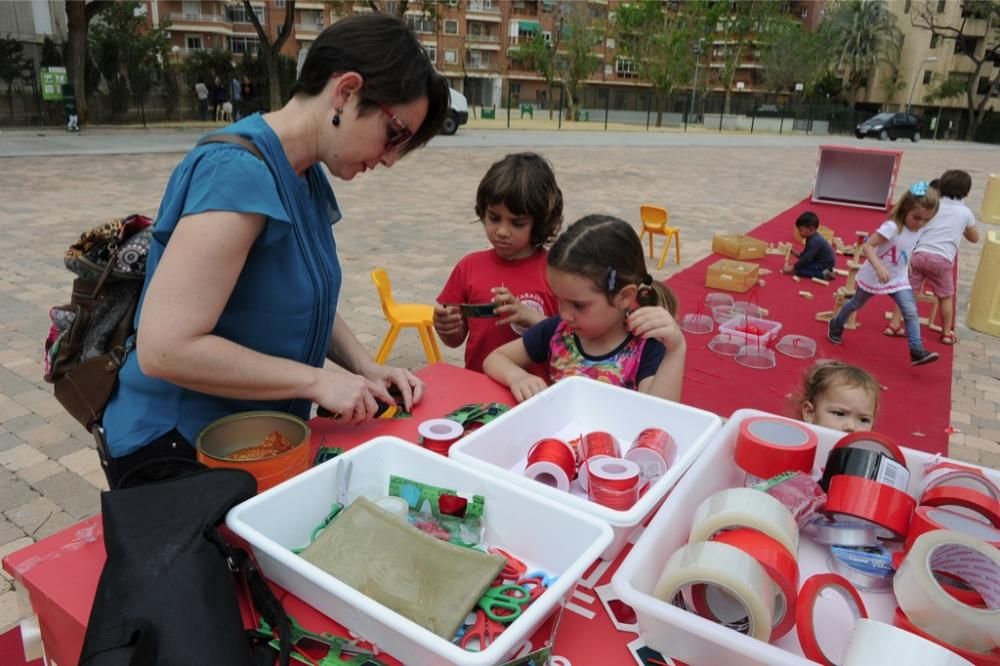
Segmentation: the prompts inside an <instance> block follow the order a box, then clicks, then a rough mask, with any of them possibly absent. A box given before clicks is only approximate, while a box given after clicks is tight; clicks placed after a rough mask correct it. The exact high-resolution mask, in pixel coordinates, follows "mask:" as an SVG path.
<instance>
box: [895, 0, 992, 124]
mask: <svg viewBox="0 0 1000 666" xmlns="http://www.w3.org/2000/svg"><path fill="white" fill-rule="evenodd" d="M910 22H911V23H912V24H913V26H914V27H916V28H920V29H922V30H927V31H928V32H930V33H931V34H932V35H936V36H937V39H939V40H945V41H950V42H951V43H952V44H953V45H954V51H955V54H956V56H959V57H961V58H968V59H969V60H971V61H972V63H973V65H975V69H974V70H973V72H972V74H971V76H970V77H969V81H968V82H967V83H966V84H965V90H964V91H963V92H965V111H966V115H967V117H968V119H969V122H968V123H967V124H966V127H965V136H964V138H965V139H966V140H967V141H971V140H972V138H973V137H974V136H975V135H976V130H977V129H978V128H979V125H980V123H982V122H983V118H984V117H985V116H986V110H987V106H988V105H989V101H990V98H991V97H993V96H994V95H996V94H997V93H998V92H1000V68H998V67H993V68H992V70H991V71H990V74H989V75H988V76H982V75H983V69H984V68H985V67H986V65H987V64H988V63H989V64H995V63H998V62H1000V2H998V1H997V0H962V13H961V20H960V21H959V22H958V25H947V24H945V23H943V22H942V20H941V15H939V14H937V13H936V11H935V8H934V7H931V5H930V3H926V4H923V5H921V6H920V7H918V8H916V10H915V11H914V12H913V13H912V14H911V16H910ZM983 23H985V27H986V33H985V35H984V36H977V35H978V33H979V32H981V31H982V26H983ZM973 30H975V34H969V33H972V32H973ZM980 42H982V43H983V48H982V49H980V48H979V45H980ZM980 77H982V79H981V78H980ZM983 79H985V81H986V86H985V90H984V92H983V93H982V94H979V89H977V85H978V83H977V82H979V81H981V80H983ZM948 85H950V86H952V88H951V89H952V90H953V89H954V86H955V84H948ZM977 94H979V99H978V100H977V99H976V96H977ZM954 96H955V95H954V93H953V94H951V95H949V97H954Z"/></svg>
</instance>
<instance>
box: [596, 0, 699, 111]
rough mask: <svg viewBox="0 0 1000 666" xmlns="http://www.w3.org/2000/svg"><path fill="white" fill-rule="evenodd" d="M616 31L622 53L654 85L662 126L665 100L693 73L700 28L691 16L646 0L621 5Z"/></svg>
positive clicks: (651, 0) (654, 0)
mask: <svg viewBox="0 0 1000 666" xmlns="http://www.w3.org/2000/svg"><path fill="white" fill-rule="evenodd" d="M613 32H614V34H615V36H616V39H617V40H618V42H617V43H618V51H619V53H621V54H622V55H623V56H624V57H626V58H628V59H629V60H631V61H632V62H633V63H635V67H636V72H637V73H638V74H639V76H640V77H641V78H643V79H645V80H646V81H648V82H649V83H650V85H651V86H652V88H653V97H654V99H655V100H656V126H657V127H660V126H661V125H662V124H663V104H664V102H665V101H666V100H667V98H668V96H669V95H670V93H671V91H673V89H674V88H675V87H676V86H679V85H683V84H686V83H687V82H688V81H690V80H691V77H692V74H693V72H694V51H693V50H692V43H693V42H695V41H696V39H697V34H698V31H697V28H696V25H695V23H694V22H693V21H692V16H691V14H681V13H677V12H664V11H663V8H662V3H660V2H658V1H657V0H643V2H642V3H641V4H635V5H620V6H619V7H618V11H617V13H616V14H615V22H614V31H613Z"/></svg>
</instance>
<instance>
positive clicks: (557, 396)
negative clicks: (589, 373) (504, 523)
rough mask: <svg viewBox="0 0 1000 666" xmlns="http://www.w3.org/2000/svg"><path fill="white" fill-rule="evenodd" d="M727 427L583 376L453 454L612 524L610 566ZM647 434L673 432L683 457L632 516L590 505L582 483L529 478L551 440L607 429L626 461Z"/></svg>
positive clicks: (459, 445) (484, 430) (701, 412)
mask: <svg viewBox="0 0 1000 666" xmlns="http://www.w3.org/2000/svg"><path fill="white" fill-rule="evenodd" d="M721 423H722V420H721V419H720V418H719V417H718V416H716V415H715V414H712V413H711V412H706V411H704V410H701V409H695V408H694V407H688V406H686V405H681V404H679V403H676V402H670V401H668V400H661V399H660V398H654V397H652V396H649V395H646V394H644V393H639V392H637V391H631V390H628V389H623V388H620V387H617V386H611V385H610V384H604V383H602V382H597V381H594V380H591V379H585V378H583V377H569V378H567V379H563V380H562V381H560V382H558V383H556V384H555V385H554V386H551V387H549V388H548V389H546V390H545V391H542V392H541V393H539V394H538V395H536V396H533V397H532V398H530V399H529V400H526V401H525V402H524V403H522V404H521V405H518V406H517V407H516V408H514V409H512V410H510V411H509V412H507V413H505V414H503V415H502V416H500V417H499V418H497V419H496V420H495V421H493V422H491V423H489V424H487V425H485V426H483V427H482V428H480V429H479V430H476V431H475V432H473V433H471V434H469V435H467V436H466V437H465V438H464V439H461V440H459V441H458V442H457V443H456V444H454V445H453V446H452V447H451V451H450V453H449V455H451V457H453V458H455V460H458V461H461V462H463V463H465V464H467V465H469V466H470V467H475V468H478V469H480V470H483V471H484V472H486V473H487V474H490V475H491V476H495V477H496V478H502V479H504V480H505V481H509V482H511V483H514V484H516V485H518V486H520V487H522V488H526V489H528V490H530V491H532V492H534V493H537V494H538V495H540V496H545V497H548V498H550V499H551V500H553V501H556V502H558V503H560V504H562V505H565V506H572V507H574V508H577V509H580V510H582V511H586V512H587V513H589V514H590V515H592V516H595V517H597V518H600V519H601V520H604V521H606V522H607V523H609V524H610V525H611V527H613V528H614V532H615V538H614V541H612V542H611V545H610V546H608V548H607V550H605V551H604V553H602V554H601V557H602V558H604V559H612V558H614V557H615V556H616V555H617V554H618V553H619V552H620V551H621V549H622V548H624V546H625V544H626V543H627V542H628V538H629V535H630V534H631V533H632V532H633V531H634V530H635V528H636V527H637V526H638V525H639V524H640V523H641V522H642V521H643V520H644V519H645V517H646V516H647V515H648V514H649V513H650V512H651V511H652V510H653V509H655V508H656V506H657V505H658V504H659V502H660V500H662V499H663V497H664V496H665V495H666V494H667V492H668V491H669V490H670V489H671V488H672V487H673V486H674V484H675V483H677V479H679V478H680V477H681V475H682V474H684V471H685V470H686V469H687V468H688V467H690V466H691V463H692V462H694V460H695V458H697V457H698V455H699V454H700V453H701V452H702V450H704V448H705V447H706V446H707V445H708V442H709V440H710V439H711V437H712V435H713V434H714V433H715V432H716V431H717V430H718V429H719V427H720V425H721ZM645 428H662V429H663V430H666V431H667V432H668V433H670V435H671V436H672V437H673V438H674V441H675V442H676V443H677V458H676V460H674V463H673V465H672V466H671V467H670V469H669V470H667V473H666V474H664V475H663V476H661V477H660V478H659V479H658V480H656V481H655V482H654V483H653V484H652V485H651V486H650V488H649V490H648V491H646V494H645V495H643V496H642V497H641V498H639V501H638V502H636V504H635V505H633V506H632V508H631V509H628V510H627V511H620V510H616V509H611V508H608V507H606V506H602V505H600V504H595V503H594V502H591V501H590V500H589V499H588V498H587V496H586V494H585V493H584V492H583V490H582V489H581V488H580V487H579V484H576V483H574V484H572V485H571V492H565V491H562V490H558V489H557V488H554V487H551V486H547V485H545V484H543V483H539V482H538V481H534V480H533V479H529V478H528V477H526V476H524V468H525V466H526V462H527V455H528V450H529V449H530V448H531V446H532V444H534V443H535V442H537V441H538V440H540V439H543V438H545V437H556V438H559V439H562V440H564V441H567V440H571V439H574V438H576V437H579V436H580V435H581V434H585V433H588V432H593V431H597V430H601V431H605V432H608V433H611V434H612V435H614V436H615V438H616V439H617V440H618V442H619V443H620V444H621V447H622V453H623V454H624V453H625V451H627V450H628V447H629V446H631V444H632V441H633V440H634V439H635V437H636V435H638V434H639V432H641V431H642V430H644V429H645Z"/></svg>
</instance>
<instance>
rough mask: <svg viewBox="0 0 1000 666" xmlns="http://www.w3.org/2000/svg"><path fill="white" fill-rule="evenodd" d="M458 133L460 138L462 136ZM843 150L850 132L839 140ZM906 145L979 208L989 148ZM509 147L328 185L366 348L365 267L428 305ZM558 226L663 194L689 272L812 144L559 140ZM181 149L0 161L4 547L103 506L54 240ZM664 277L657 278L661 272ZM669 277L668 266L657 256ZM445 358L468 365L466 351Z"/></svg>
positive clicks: (787, 187) (142, 195)
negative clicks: (46, 375) (59, 376)
mask: <svg viewBox="0 0 1000 666" xmlns="http://www.w3.org/2000/svg"><path fill="white" fill-rule="evenodd" d="M464 131H466V130H463V132H464ZM836 142H849V143H851V144H852V145H857V144H856V143H854V142H853V141H851V140H845V139H843V138H836V139H831V143H836ZM892 147H894V148H901V149H903V150H904V151H906V154H905V156H904V159H903V162H902V170H901V173H900V180H901V182H903V183H906V182H910V181H913V180H917V179H918V178H929V177H933V176H935V175H937V174H940V173H941V172H942V171H943V170H944V169H946V168H964V169H966V170H968V171H969V172H970V173H971V174H972V177H973V184H974V185H973V191H972V195H971V196H970V197H969V199H968V204H969V205H970V207H971V208H972V209H973V210H978V209H979V205H980V203H981V201H982V195H983V190H984V186H985V180H986V177H987V174H988V173H989V172H990V169H991V168H995V166H996V155H997V152H996V151H995V150H966V149H963V147H962V146H960V145H957V144H952V145H951V146H943V147H938V146H935V147H930V146H927V145H925V144H922V145H921V146H917V147H914V146H910V145H909V144H905V145H904V144H903V143H902V142H900V143H898V144H893V146H892ZM512 150H514V149H513V148H505V147H477V148H469V147H466V148H449V147H436V146H432V147H429V148H427V149H425V150H422V151H420V152H419V153H417V154H415V155H413V156H411V157H408V158H407V159H405V160H403V161H402V162H401V163H400V164H398V165H397V166H396V167H394V168H393V169H391V170H388V171H382V170H380V171H379V172H378V173H375V174H371V175H367V176H364V177H361V178H359V179H357V180H356V181H355V182H352V183H335V189H336V191H337V194H338V196H339V198H340V201H341V206H342V208H343V210H344V220H343V221H342V222H341V223H340V224H338V225H337V227H336V234H337V243H338V247H339V249H340V253H341V260H342V263H343V266H344V272H345V278H344V289H343V294H342V301H341V302H342V304H343V306H342V309H341V313H343V314H344V315H345V317H346V318H347V319H348V321H349V322H350V324H351V325H352V327H353V328H354V331H355V332H356V333H357V335H358V337H359V338H360V340H361V341H362V342H363V343H364V344H365V345H366V346H367V347H368V348H369V349H370V350H372V351H374V350H375V349H376V348H377V346H378V344H379V342H380V341H381V339H382V336H383V335H384V333H385V330H386V326H385V323H384V320H383V317H382V313H381V310H380V308H379V304H378V301H377V298H376V296H375V290H374V287H373V285H372V283H371V279H370V277H369V273H370V271H371V269H372V268H373V267H375V266H385V267H387V268H388V269H389V274H390V277H391V278H392V280H393V285H394V288H395V291H396V296H397V298H399V299H401V300H404V301H420V302H431V301H432V300H433V298H434V296H435V295H436V294H437V291H438V290H439V289H440V287H441V285H442V284H443V283H444V281H445V279H446V278H447V276H448V273H449V271H450V269H451V267H452V266H453V265H454V263H455V262H456V261H457V260H458V259H459V258H460V257H461V256H463V255H464V254H465V253H467V252H469V251H470V250H473V249H478V248H481V247H483V246H484V244H485V240H484V237H483V233H482V231H481V228H480V227H479V226H478V224H477V223H475V222H474V221H473V220H474V213H473V197H474V193H475V188H476V185H477V184H478V181H479V178H480V177H481V176H482V174H483V173H484V172H485V170H486V168H487V167H488V166H489V164H490V163H491V162H492V161H494V160H495V159H498V158H499V157H501V156H503V155H504V154H506V153H507V152H511V151H512ZM543 152H544V154H545V155H546V156H547V157H548V158H549V159H550V160H552V162H553V164H554V165H555V171H556V174H557V177H558V180H559V183H560V185H561V187H562V189H563V192H564V195H565V201H566V210H565V212H566V219H567V221H572V220H574V219H576V218H578V217H580V216H581V215H583V214H586V213H591V212H605V213H610V214H614V215H618V216H620V217H623V218H624V219H627V220H630V221H632V222H634V223H636V224H637V225H638V218H637V214H638V205H639V204H640V203H641V202H645V201H650V202H662V203H664V204H666V205H667V206H669V208H670V210H671V219H672V221H673V222H674V223H676V224H677V225H678V226H680V228H681V234H682V237H683V240H684V245H683V260H684V261H683V264H682V265H681V267H682V268H683V267H686V266H688V265H690V264H692V263H694V262H695V261H696V260H698V259H699V258H701V257H703V256H705V254H707V253H708V252H709V251H710V248H711V238H712V234H713V233H715V232H718V231H730V232H745V231H747V230H749V229H751V228H753V227H754V226H756V225H757V224H759V223H760V222H762V221H764V220H767V219H769V218H770V217H771V216H773V215H775V214H776V213H778V212H780V211H781V210H783V209H785V208H787V207H788V206H790V205H791V204H793V203H795V202H797V201H799V200H800V199H801V198H802V197H803V196H805V195H806V194H807V193H808V192H809V191H810V189H811V186H812V181H813V176H814V169H815V161H816V148H815V144H814V143H809V144H805V143H803V144H802V145H801V146H796V145H791V146H787V147H777V146H773V145H768V146H763V145H762V146H740V147H719V146H689V145H686V146H658V147H572V146H566V147H552V148H545V149H544V151H543ZM178 159H179V156H178V155H171V154H156V155H121V156H87V157H83V156H80V157H19V158H9V159H0V174H2V175H3V176H2V177H0V256H2V257H4V261H3V263H2V264H0V512H2V513H0V556H2V555H4V554H6V553H8V552H12V551H14V550H17V549H19V548H21V547H23V546H25V545H27V544H29V543H31V542H32V541H35V540H38V539H41V538H44V537H46V536H48V535H50V534H52V533H53V532H56V531H58V530H60V529H62V528H64V527H66V526H68V525H70V524H72V523H74V522H76V521H78V520H79V519H81V518H84V517H86V516H89V515H92V514H94V513H95V512H97V511H98V508H99V490H100V489H102V488H104V479H103V476H102V474H101V473H100V471H99V467H98V464H97V456H96V453H95V452H94V447H93V442H92V441H91V439H90V437H89V435H88V434H87V433H86V432H85V431H84V430H83V428H81V427H80V426H79V425H77V424H76V423H75V422H74V421H73V420H72V419H71V418H69V417H68V416H67V415H66V414H64V413H63V412H62V410H61V408H60V406H59V405H58V404H57V403H56V402H55V400H54V398H53V397H52V395H51V388H50V387H49V386H48V385H46V384H45V383H43V382H42V380H41V364H40V358H41V342H42V339H43V337H44V335H45V331H46V330H47V309H48V307H49V306H51V305H53V304H55V303H59V302H64V301H65V299H66V297H67V293H68V286H69V283H70V274H69V273H68V272H67V271H66V270H65V269H64V268H63V266H62V260H61V259H62V257H61V255H62V250H63V248H64V247H65V246H66V245H68V244H69V243H70V242H72V241H73V240H75V239H76V237H77V236H78V234H79V233H80V231H81V230H82V229H84V228H85V227H87V226H89V225H91V224H94V223H96V222H98V221H103V220H105V219H106V218H108V217H111V216H114V215H118V214H124V213H128V212H133V211H141V212H144V213H146V214H149V215H153V214H155V211H156V207H157V205H158V202H159V197H160V194H161V192H162V190H163V187H164V185H165V183H166V181H167V178H168V176H169V174H170V171H171V169H172V168H173V166H174V165H175V164H176V162H177V161H178ZM980 247H981V246H970V245H968V244H963V247H962V252H961V256H960V261H961V264H960V267H961V270H960V274H961V280H960V293H959V307H960V312H962V313H963V314H962V315H960V317H959V328H958V334H959V337H960V338H961V340H962V341H961V343H960V344H959V345H958V346H957V347H956V354H955V360H954V380H953V395H952V424H953V426H954V427H955V428H956V429H957V430H958V431H959V432H956V433H955V434H954V435H953V436H952V438H951V455H952V456H954V457H956V458H959V459H963V460H969V461H973V462H978V463H981V464H984V465H988V466H992V467H995V468H1000V444H998V441H1000V343H998V340H997V339H995V338H992V337H989V336H986V335H982V334H979V333H976V332H974V331H970V330H968V329H966V328H965V327H964V325H963V323H964V309H965V306H966V303H967V300H968V293H969V289H970V286H971V282H972V278H973V275H974V273H975V269H976V265H977V262H978V256H979V250H980ZM648 264H649V267H650V270H651V271H652V272H653V274H654V275H655V276H656V277H665V276H666V275H667V273H666V272H665V271H661V272H659V273H657V271H656V270H655V262H654V261H652V260H648ZM665 268H666V269H668V270H670V271H674V270H677V268H676V267H675V266H674V265H673V264H668V265H667V266H665ZM444 355H445V359H446V360H449V361H452V362H457V363H460V362H461V354H460V351H459V350H451V349H447V348H445V349H444ZM390 362H393V363H397V364H401V365H410V366H419V365H420V364H422V363H423V353H422V349H421V346H420V344H419V341H418V339H417V336H416V334H415V333H413V332H412V331H408V332H404V333H403V334H402V335H401V336H400V339H399V340H398V342H397V343H396V346H395V348H394V349H393V352H392V355H391V357H390ZM17 617H18V616H17V604H16V595H15V593H14V592H13V590H12V586H11V583H10V581H9V578H7V576H6V574H5V573H4V579H3V580H2V581H0V631H4V630H5V629H6V628H8V627H10V626H11V625H12V624H13V623H14V622H16V620H17Z"/></svg>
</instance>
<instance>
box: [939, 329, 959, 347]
mask: <svg viewBox="0 0 1000 666" xmlns="http://www.w3.org/2000/svg"><path fill="white" fill-rule="evenodd" d="M956 342H958V338H957V337H956V336H955V331H952V332H951V333H942V334H941V344H944V345H953V344H955V343H956Z"/></svg>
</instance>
